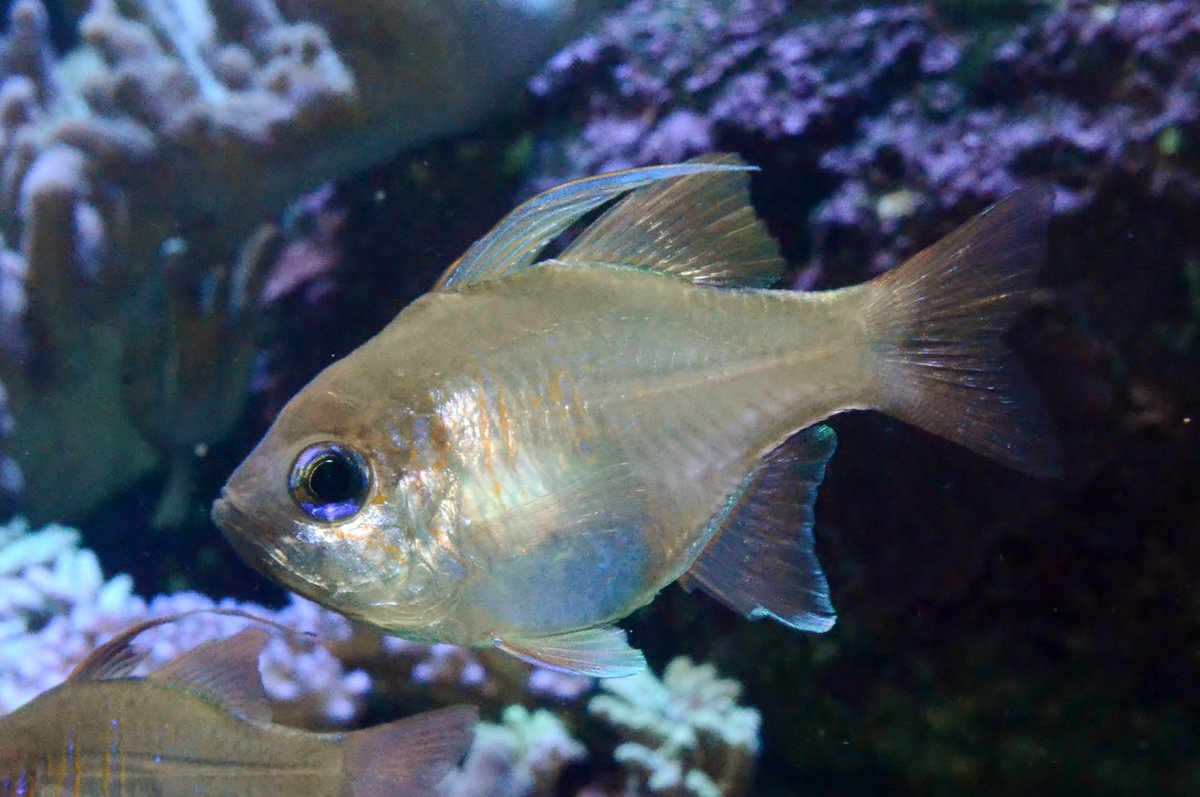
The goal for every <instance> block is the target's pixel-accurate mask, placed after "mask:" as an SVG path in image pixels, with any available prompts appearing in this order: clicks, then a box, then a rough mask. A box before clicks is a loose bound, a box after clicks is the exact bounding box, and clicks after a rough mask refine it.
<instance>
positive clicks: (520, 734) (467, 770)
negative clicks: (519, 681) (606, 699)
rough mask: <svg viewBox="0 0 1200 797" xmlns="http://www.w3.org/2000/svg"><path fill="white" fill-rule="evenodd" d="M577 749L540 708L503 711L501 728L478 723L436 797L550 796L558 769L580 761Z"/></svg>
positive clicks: (551, 716) (558, 723) (580, 747)
mask: <svg viewBox="0 0 1200 797" xmlns="http://www.w3.org/2000/svg"><path fill="white" fill-rule="evenodd" d="M586 755H587V751H586V750H585V749H584V747H583V745H582V744H580V743H579V742H578V741H576V740H575V739H574V738H572V737H571V734H570V732H569V731H568V730H567V727H566V726H565V725H564V724H563V722H562V720H560V719H559V718H558V717H556V716H555V715H554V714H552V713H551V712H549V711H547V710H546V709H538V710H536V711H534V712H530V711H529V710H528V709H526V708H524V707H523V706H509V707H508V708H506V709H505V710H504V714H503V716H502V717H501V724H499V725H494V724H491V723H486V722H485V723H480V724H479V726H478V727H477V728H476V729H475V741H474V742H473V743H472V744H471V749H470V752H468V753H467V760H466V761H465V762H464V763H463V766H462V767H461V768H460V769H458V770H455V771H453V772H451V773H450V775H449V776H448V777H447V778H446V780H444V781H443V782H442V783H441V784H440V786H439V788H438V793H439V794H440V795H441V797H478V796H479V795H488V797H550V795H553V794H554V793H555V787H556V786H557V785H558V781H559V777H560V775H561V774H562V770H563V767H565V766H566V765H567V764H569V763H571V762H573V761H579V760H582V759H583V758H585V757H586Z"/></svg>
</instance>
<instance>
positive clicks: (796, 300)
mask: <svg viewBox="0 0 1200 797" xmlns="http://www.w3.org/2000/svg"><path fill="white" fill-rule="evenodd" d="M748 168H749V167H747V166H745V165H744V164H742V163H741V162H740V161H738V160H737V159H735V158H733V157H730V156H715V157H710V158H706V159H699V160H696V161H691V162H688V163H684V164H675V165H670V166H658V167H652V168H647V169H635V170H632V171H626V172H618V173H614V174H606V175H601V176H598V177H593V178H588V179H584V180H579V181H577V182H573V183H568V184H566V185H563V186H560V187H558V188H555V189H552V190H550V191H547V192H546V193H544V194H541V195H539V196H537V197H535V198H533V199H532V200H530V201H529V202H527V203H525V204H524V205H521V206H520V207H518V208H517V209H516V210H514V211H513V212H512V213H510V214H509V215H508V216H507V217H505V218H504V219H503V220H502V221H501V222H500V223H499V224H498V225H497V226H496V227H495V228H494V229H493V230H492V231H491V232H489V233H488V234H487V235H486V236H485V237H484V238H482V239H481V240H479V241H478V242H476V243H475V244H474V245H473V246H472V247H471V248H470V250H469V251H468V252H467V253H466V254H465V255H464V256H463V257H462V258H461V259H460V260H459V261H457V262H456V263H454V264H453V265H452V266H451V267H450V269H449V270H448V271H447V272H446V274H445V275H444V276H443V277H442V279H441V280H440V281H439V282H438V284H437V285H436V286H435V287H434V289H433V290H432V291H431V292H430V293H429V294H427V295H426V296H423V297H422V298H421V299H419V300H417V301H416V302H414V303H413V304H412V305H411V306H409V307H408V308H406V309H405V310H404V311H403V312H401V313H400V314H399V315H398V316H397V317H396V318H395V320H393V321H392V323H391V324H389V325H388V326H387V327H386V328H385V329H384V330H383V331H382V332H380V333H379V334H378V335H376V336H375V337H374V338H372V339H371V340H369V341H367V342H366V343H365V344H363V346H362V347H360V348H359V349H358V350H357V351H355V352H353V353H352V354H350V355H349V356H347V357H345V358H344V359H342V360H341V361H339V362H336V363H334V364H333V365H331V366H329V367H328V368H327V369H326V370H325V371H324V372H322V373H321V374H319V375H318V376H317V377H316V378H315V379H314V380H313V381H312V383H311V384H309V385H308V386H307V387H306V388H305V389H304V390H302V391H301V392H300V393H299V394H298V395H296V396H295V397H294V398H293V399H292V400H291V402H289V403H288V405H287V406H286V407H285V408H284V409H283V411H282V412H281V413H280V415H279V417H278V418H277V419H276V421H275V423H274V425H273V426H272V427H271V429H270V430H269V431H268V433H267V434H266V436H265V437H264V438H263V440H262V441H261V442H260V443H259V445H258V447H257V448H255V450H254V451H253V452H252V453H251V454H250V455H249V457H248V458H247V459H246V461H245V462H243V463H242V465H241V466H240V467H239V468H238V469H237V471H236V472H235V473H234V474H233V475H232V477H231V478H230V479H229V482H228V484H226V486H225V489H224V491H223V493H222V497H221V498H220V500H218V501H217V502H216V504H215V505H214V509H213V518H214V520H215V522H216V523H217V524H218V525H219V526H220V527H221V529H222V530H223V532H224V533H225V535H226V536H227V537H228V539H229V540H230V542H231V543H232V544H233V545H234V546H235V548H236V549H237V550H238V551H239V552H240V553H241V555H242V556H243V557H244V558H245V559H247V560H248V561H249V562H251V563H252V564H253V565H254V566H256V567H258V568H259V569H260V570H262V571H263V572H264V573H266V574H267V575H268V576H270V577H272V578H274V579H276V580H278V581H279V582H281V583H282V584H284V585H285V586H287V587H288V588H290V589H293V590H295V591H297V592H299V593H301V594H303V595H305V596H307V597H308V598H311V599H312V600H315V601H317V602H318V603H321V604H323V605H325V606H328V607H330V608H332V609H334V610H336V611H339V612H341V613H343V614H345V615H346V616H348V617H350V618H352V619H354V620H356V621H358V622H360V623H364V624H367V625H370V626H374V627H376V628H379V629H382V630H384V631H386V632H388V633H393V634H397V635H400V636H404V637H408V638H412V639H419V640H437V641H443V642H450V643H455V644H460V645H472V646H492V645H494V646H497V647H499V648H501V649H503V650H506V651H509V652H510V653H513V654H515V655H517V656H520V657H522V658H524V659H527V660H530V661H534V662H538V663H540V664H543V665H547V666H552V667H557V668H559V669H563V670H567V671H572V672H583V673H589V674H593V675H599V676H614V675H623V674H628V673H632V672H636V671H637V670H639V669H640V668H641V667H643V666H644V660H643V658H642V656H641V654H640V653H639V652H638V651H636V650H634V649H632V648H631V647H630V646H629V645H628V644H627V642H626V640H625V636H624V634H623V632H621V631H620V630H619V629H618V628H616V627H615V626H614V625H612V623H613V621H615V620H617V619H619V618H621V617H623V616H625V615H627V614H628V613H629V612H631V611H633V610H634V609H636V608H637V607H639V606H642V605H643V604H645V603H647V602H649V601H650V600H651V599H652V598H653V597H654V595H655V594H656V593H657V592H658V591H659V590H661V589H662V588H663V587H664V586H666V585H667V584H670V583H671V582H673V581H675V580H679V579H682V581H683V583H684V585H685V586H687V587H689V588H692V587H698V588H700V589H703V590H704V591H706V592H708V593H710V594H712V595H713V596H715V597H716V598H717V599H718V600H720V601H722V602H723V603H725V604H726V605H728V606H729V607H731V608H733V609H734V610H736V611H738V612H740V613H742V614H745V615H747V616H749V617H762V616H769V617H773V618H775V619H776V620H779V621H781V622H784V623H786V624H788V625H790V626H793V627H796V628H800V629H805V630H809V631H823V630H826V629H828V628H829V627H830V626H831V625H832V624H833V621H834V612H833V607H832V605H831V603H830V599H829V590H828V585H827V583H826V579H825V576H824V574H823V573H822V571H821V568H820V566H819V564H818V562H817V559H816V556H815V553H814V541H813V533H812V525H813V504H814V502H815V499H816V493H817V487H818V485H819V483H820V481H821V479H822V477H823V473H824V468H825V464H826V462H827V461H828V459H829V457H830V456H831V454H832V453H833V448H834V433H833V431H832V430H831V429H830V428H829V427H827V426H824V425H820V422H821V421H822V420H823V419H825V418H828V417H829V416H831V415H833V414H836V413H839V412H843V411H845V410H850V409H862V408H871V409H877V410H882V411H884V412H886V413H889V414H891V415H893V416H895V417H898V418H901V419H904V420H906V421H909V422H911V423H914V424H916V425H918V426H921V427H923V428H925V429H927V430H930V431H932V432H934V433H936V434H940V435H943V436H945V437H948V438H950V439H951V440H955V441H958V442H959V443H962V444H963V445H966V446H968V447H970V448H972V449H974V450H975V451H978V452H980V453H982V454H984V455H987V456H990V457H993V458H995V459H998V460H1000V461H1001V462H1005V463H1007V464H1009V465H1012V466H1015V467H1017V468H1021V469H1023V470H1026V471H1029V472H1032V473H1038V474H1043V473H1052V472H1053V471H1054V470H1055V469H1056V467H1057V457H1058V454H1057V449H1056V444H1055V440H1054V434H1053V432H1052V430H1051V427H1050V424H1049V423H1048V421H1047V419H1046V418H1045V416H1044V413H1043V412H1042V411H1041V410H1040V409H1039V407H1038V403H1037V401H1036V399H1035V398H1034V397H1033V395H1032V392H1031V390H1030V389H1029V388H1028V386H1027V385H1026V382H1025V380H1024V379H1023V378H1022V377H1021V375H1020V373H1019V371H1018V370H1016V369H1014V368H1013V363H1012V362H1011V360H1012V358H1011V355H1010V354H1009V353H1008V352H1007V351H1006V350H1005V349H1004V347H1003V346H1002V345H1001V343H1000V340H999V335H1000V333H1001V332H1002V331H1003V330H1004V329H1005V328H1006V327H1007V326H1008V325H1009V323H1010V321H1011V320H1012V319H1013V317H1014V316H1015V315H1016V314H1017V313H1018V312H1020V310H1021V309H1022V308H1023V307H1024V306H1025V305H1026V303H1027V297H1028V293H1029V290H1030V288H1031V287H1032V282H1033V274H1034V271H1035V269H1036V268H1037V266H1038V264H1039V263H1040V260H1041V258H1042V255H1043V250H1044V246H1045V243H1044V242H1045V226H1046V223H1047V220H1048V218H1049V214H1050V205H1051V201H1052V192H1051V191H1050V189H1049V188H1047V187H1044V186H1042V187H1032V188H1028V189H1024V190H1021V191H1018V192H1017V193H1015V194H1013V195H1012V196H1010V197H1008V198H1007V199H1005V200H1003V201H1002V202H1000V203H999V204H997V205H996V206H994V207H992V208H990V209H989V210H987V211H985V212H984V213H983V214H981V215H980V216H979V217H977V218H976V219H975V220H973V221H971V222H969V223H968V224H966V225H965V226H963V227H962V228H960V229H959V230H958V231H956V232H954V233H952V234H951V235H949V236H948V237H946V238H945V239H944V240H942V241H941V242H939V243H938V244H936V245H934V246H933V247H931V248H929V249H927V250H925V251H923V252H921V253H920V254H918V255H916V256H915V257H913V258H912V259H911V260H910V261H908V262H907V263H906V264H904V265H903V266H901V267H900V268H897V269H895V270H894V271H892V272H890V273H888V274H885V275H883V276H881V277H879V278H877V279H874V280H872V281H870V282H867V283H864V284H862V285H857V286H853V287H850V288H845V289H841V290H834V291H824V292H810V293H803V292H793V291H781V290H770V289H768V288H767V286H769V285H770V284H772V283H773V282H775V281H776V280H777V279H778V277H779V275H780V273H781V270H782V266H783V263H782V260H781V259H780V257H779V253H778V249H777V246H776V244H775V242H774V241H773V240H772V238H771V237H770V235H769V234H768V233H767V231H766V229H765V228H764V227H763V225H762V224H761V223H760V222H759V221H758V220H757V219H756V218H755V215H754V212H753V210H752V209H751V207H750V204H749V194H748V190H747V183H748V174H747V171H748ZM623 194H628V196H626V197H625V198H624V199H623V200H621V201H620V202H619V203H617V204H616V205H614V206H613V207H612V208H610V209H609V210H608V211H607V213H606V214H605V215H603V216H602V217H601V218H600V219H598V220H597V221H596V222H595V223H593V224H592V225H591V226H590V227H588V228H587V229H586V230H585V231H584V232H583V233H582V234H581V235H580V236H579V237H578V238H577V239H576V240H575V241H574V242H573V243H572V244H571V245H570V246H569V247H568V248H567V249H566V250H565V251H564V252H563V253H562V254H561V255H559V256H557V257H555V258H552V259H549V260H544V261H541V262H537V256H538V254H539V253H540V252H541V250H542V249H543V248H544V247H545V246H546V245H547V243H548V242H550V241H551V240H552V239H553V238H554V237H556V236H557V235H558V234H560V233H561V232H562V231H563V230H565V229H566V228H567V227H569V226H570V225H571V224H573V223H574V222H575V221H577V220H578V219H579V218H580V217H581V216H582V215H583V214H585V213H587V212H588V211H589V210H591V209H593V208H596V207H598V206H599V205H601V204H603V203H605V202H608V201H610V200H613V199H615V198H618V197H620V196H621V195H623Z"/></svg>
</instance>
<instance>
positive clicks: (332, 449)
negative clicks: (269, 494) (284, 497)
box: [288, 443, 371, 523]
mask: <svg viewBox="0 0 1200 797" xmlns="http://www.w3.org/2000/svg"><path fill="white" fill-rule="evenodd" d="M288 489H289V490H291V493H292V498H294V499H295V501H296V503H297V504H298V505H299V506H300V509H301V510H303V511H304V513H305V514H306V515H308V516H309V517H311V518H313V519H315V520H320V521H324V522H326V523H335V522H337V521H339V520H344V519H346V518H348V517H351V516H353V515H355V514H357V513H358V511H359V510H360V509H362V508H363V504H364V503H366V500H367V495H368V493H370V491H371V474H370V469H369V468H368V467H367V464H366V462H365V461H364V460H363V458H362V455H361V454H359V453H358V452H357V451H355V450H354V449H352V448H348V447H345V446H340V445H337V444H334V443H319V444H317V445H314V446H309V447H308V448H306V449H305V450H304V451H302V452H300V456H299V457H297V458H296V462H295V464H294V465H293V466H292V474H291V476H290V477H289V478H288Z"/></svg>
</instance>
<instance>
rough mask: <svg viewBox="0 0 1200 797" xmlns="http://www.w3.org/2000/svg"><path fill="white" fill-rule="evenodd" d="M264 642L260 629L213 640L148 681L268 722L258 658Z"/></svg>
mask: <svg viewBox="0 0 1200 797" xmlns="http://www.w3.org/2000/svg"><path fill="white" fill-rule="evenodd" d="M266 642H267V633H266V632H265V631H263V630H262V629H261V628H248V629H246V630H245V631H241V632H239V633H237V634H234V635H233V636H231V637H228V638H227V639H214V640H211V641H209V642H205V643H203V644H201V645H197V646H196V647H194V648H192V649H191V650H189V651H188V652H187V653H184V654H183V655H181V656H178V657H176V658H175V659H172V660H171V661H170V662H168V663H167V664H164V665H163V666H162V667H160V668H158V669H157V670H155V671H154V672H153V673H151V674H150V676H149V680H151V681H158V682H159V683H174V684H179V685H180V686H184V687H187V688H189V689H195V690H197V691H199V692H202V693H204V694H205V695H206V696H208V697H210V698H211V699H213V700H215V701H216V702H217V703H219V704H220V705H221V706H222V707H223V708H225V709H227V710H228V711H230V712H232V713H233V714H236V715H237V716H239V717H241V718H242V719H246V720H250V721H252V722H264V723H265V722H270V721H271V707H270V704H269V703H268V702H267V695H266V692H264V691H263V686H262V676H261V675H259V672H258V658H259V655H260V654H261V653H262V649H263V646H264V645H265V644H266Z"/></svg>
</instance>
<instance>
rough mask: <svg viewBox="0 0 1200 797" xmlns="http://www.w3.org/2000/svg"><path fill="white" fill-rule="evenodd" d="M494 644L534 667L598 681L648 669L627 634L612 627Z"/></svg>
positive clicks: (497, 641) (500, 641)
mask: <svg viewBox="0 0 1200 797" xmlns="http://www.w3.org/2000/svg"><path fill="white" fill-rule="evenodd" d="M494 644H495V645H496V647H497V648H499V649H500V650H503V651H504V652H505V653H510V654H512V655H513V656H516V657H517V658H518V659H522V660H523V661H527V662H529V663H530V664H536V665H538V666H541V667H548V668H550V669H552V670H559V671H561V672H566V673H573V674H578V675H591V676H594V677H596V678H620V677H622V676H625V675H634V674H636V673H639V672H641V671H642V670H644V669H646V659H645V657H644V656H642V652H641V651H640V650H636V649H634V648H631V647H630V646H629V643H628V642H627V641H625V632H624V631H622V630H621V629H620V628H617V627H616V626H612V625H604V626H599V627H597V628H587V629H584V630H582V631H571V632H569V633H566V634H555V635H554V636H544V637H533V638H529V639H496V640H495V641H494Z"/></svg>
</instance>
